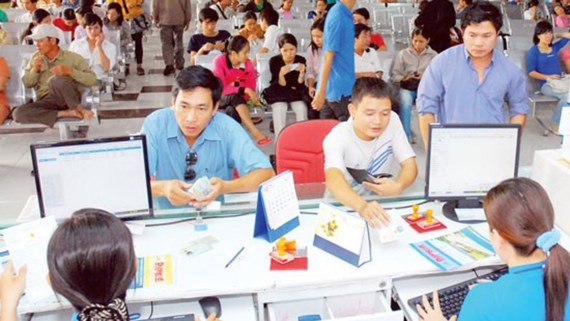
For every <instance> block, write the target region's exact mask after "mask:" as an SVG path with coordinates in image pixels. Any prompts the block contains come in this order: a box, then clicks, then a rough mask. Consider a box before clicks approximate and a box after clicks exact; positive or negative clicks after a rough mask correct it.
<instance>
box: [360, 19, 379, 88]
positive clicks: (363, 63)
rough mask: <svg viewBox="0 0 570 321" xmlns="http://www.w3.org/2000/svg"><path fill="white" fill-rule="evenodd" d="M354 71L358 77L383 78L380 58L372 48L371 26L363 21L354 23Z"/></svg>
mask: <svg viewBox="0 0 570 321" xmlns="http://www.w3.org/2000/svg"><path fill="white" fill-rule="evenodd" d="M354 72H355V74H356V79H358V78H361V77H373V78H382V69H381V68H380V59H378V54H377V53H376V51H375V50H373V49H372V48H370V28H369V27H368V26H367V25H363V24H361V23H357V24H356V25H354Z"/></svg>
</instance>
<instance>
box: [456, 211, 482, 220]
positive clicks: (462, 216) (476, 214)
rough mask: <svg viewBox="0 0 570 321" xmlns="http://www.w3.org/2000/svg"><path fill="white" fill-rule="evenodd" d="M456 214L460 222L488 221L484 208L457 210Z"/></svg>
mask: <svg viewBox="0 0 570 321" xmlns="http://www.w3.org/2000/svg"><path fill="white" fill-rule="evenodd" d="M455 213H456V214H457V218H458V219H459V220H460V221H472V220H479V221H486V220H487V217H485V211H483V208H456V209H455Z"/></svg>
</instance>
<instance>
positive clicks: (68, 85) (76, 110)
mask: <svg viewBox="0 0 570 321" xmlns="http://www.w3.org/2000/svg"><path fill="white" fill-rule="evenodd" d="M58 36H59V33H58V29H57V27H55V26H53V25H40V26H38V27H36V28H35V29H34V32H33V33H32V35H31V36H30V38H31V39H32V40H34V43H35V45H36V47H37V48H38V51H37V52H36V53H34V54H33V55H32V58H31V59H30V62H29V63H28V65H27V66H26V69H25V72H24V76H23V77H22V81H23V82H24V86H26V87H27V88H34V90H35V92H36V97H38V98H37V100H36V101H35V102H31V103H28V104H25V105H22V106H19V107H17V108H16V109H15V110H14V113H13V117H14V120H15V121H17V122H20V123H40V124H44V125H47V126H49V127H53V125H54V124H55V122H56V121H57V120H58V119H59V118H79V119H85V120H90V119H91V118H92V117H93V112H92V111H90V110H88V109H85V108H84V107H83V105H82V104H81V93H82V91H83V88H84V87H85V86H93V85H95V84H96V83H97V76H96V75H95V73H94V72H93V71H92V70H91V68H89V65H88V64H87V62H86V61H85V59H83V57H81V56H80V55H78V54H76V53H73V52H70V51H67V50H63V49H61V48H60V47H59V39H58Z"/></svg>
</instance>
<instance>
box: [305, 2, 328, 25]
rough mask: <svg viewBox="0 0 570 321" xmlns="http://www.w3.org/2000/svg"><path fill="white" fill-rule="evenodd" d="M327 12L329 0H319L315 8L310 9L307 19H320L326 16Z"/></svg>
mask: <svg viewBox="0 0 570 321" xmlns="http://www.w3.org/2000/svg"><path fill="white" fill-rule="evenodd" d="M326 13H327V0H317V3H316V4H315V10H311V11H309V13H308V14H307V19H313V20H318V19H321V18H323V17H324V16H325V14H326Z"/></svg>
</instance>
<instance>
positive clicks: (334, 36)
mask: <svg viewBox="0 0 570 321" xmlns="http://www.w3.org/2000/svg"><path fill="white" fill-rule="evenodd" d="M353 26H354V23H353V18H352V12H350V10H349V9H348V7H347V6H345V5H344V4H343V3H342V2H340V1H338V2H337V3H336V4H335V5H334V6H333V7H332V8H331V10H330V11H329V13H328V14H327V19H326V21H325V32H324V35H325V38H324V41H323V56H324V52H326V51H334V58H333V62H332V66H331V72H330V74H329V80H328V82H327V88H326V98H327V100H329V101H330V100H340V99H341V98H342V96H345V97H348V96H351V95H352V87H353V86H354V82H355V80H356V75H355V72H354V27H353ZM322 66H323V64H321V71H322V68H323V67H322Z"/></svg>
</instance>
